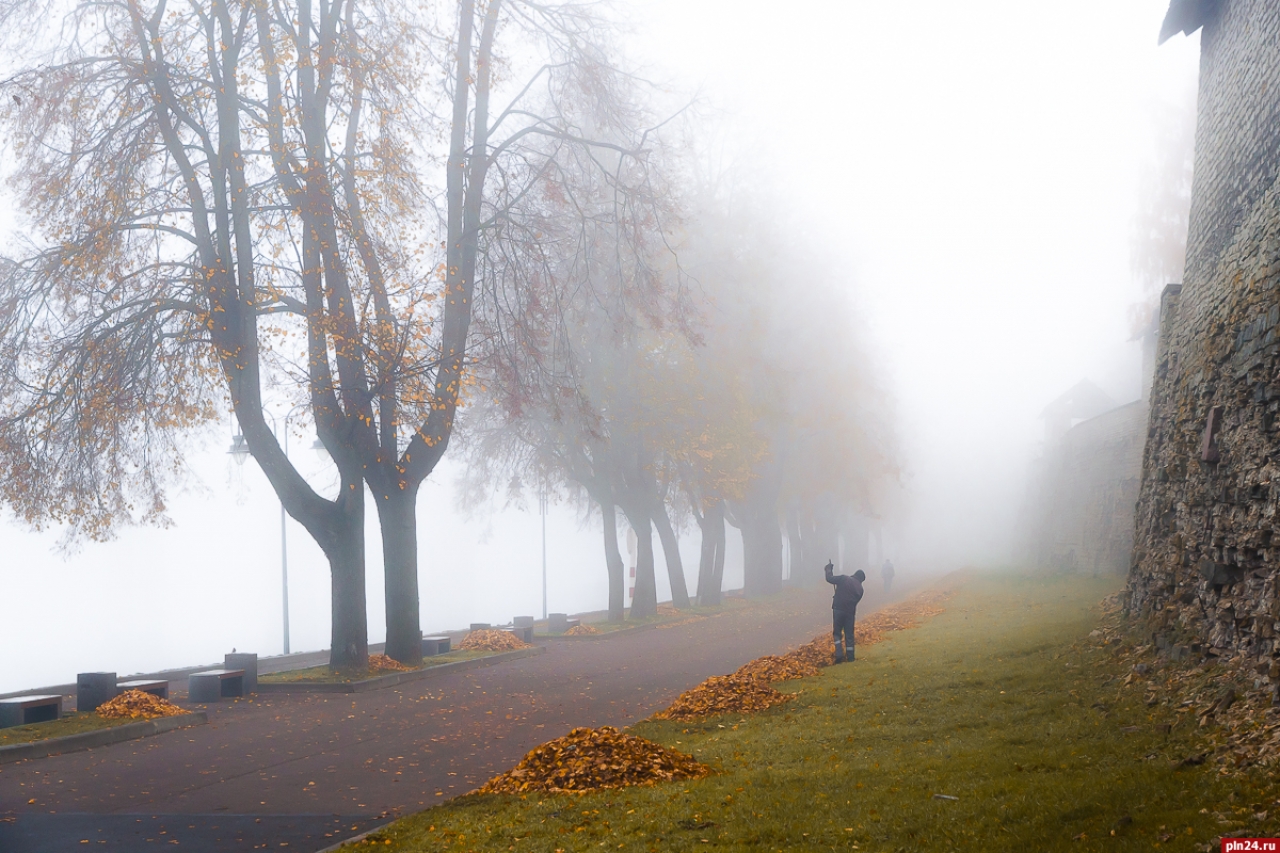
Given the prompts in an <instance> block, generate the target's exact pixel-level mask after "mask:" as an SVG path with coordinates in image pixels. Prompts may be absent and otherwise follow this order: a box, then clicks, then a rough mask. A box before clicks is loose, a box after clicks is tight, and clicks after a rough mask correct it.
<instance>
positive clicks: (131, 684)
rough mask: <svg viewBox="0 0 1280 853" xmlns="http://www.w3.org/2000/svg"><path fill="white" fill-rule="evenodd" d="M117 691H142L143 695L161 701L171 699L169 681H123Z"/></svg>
mask: <svg viewBox="0 0 1280 853" xmlns="http://www.w3.org/2000/svg"><path fill="white" fill-rule="evenodd" d="M116 689H117V690H119V691H120V692H121V693H123V692H124V691H126V690H141V691H142V692H143V693H150V694H151V695H152V696H156V697H158V698H160V699H168V698H169V682H167V681H158V680H152V679H148V678H140V679H136V680H134V681H121V682H120V683H119V684H117V685H116Z"/></svg>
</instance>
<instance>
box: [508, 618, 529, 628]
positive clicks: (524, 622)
mask: <svg viewBox="0 0 1280 853" xmlns="http://www.w3.org/2000/svg"><path fill="white" fill-rule="evenodd" d="M511 624H512V625H513V626H515V627H516V628H532V627H533V617H532V616H517V617H515V618H514V619H512V620H511Z"/></svg>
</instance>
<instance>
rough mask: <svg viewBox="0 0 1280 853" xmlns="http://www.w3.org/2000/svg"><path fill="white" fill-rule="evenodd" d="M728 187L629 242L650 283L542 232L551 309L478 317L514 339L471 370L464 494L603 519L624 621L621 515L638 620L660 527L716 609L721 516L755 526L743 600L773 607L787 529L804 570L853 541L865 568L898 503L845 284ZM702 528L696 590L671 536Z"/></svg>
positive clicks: (715, 188) (702, 188) (612, 583)
mask: <svg viewBox="0 0 1280 853" xmlns="http://www.w3.org/2000/svg"><path fill="white" fill-rule="evenodd" d="M690 171H692V170H690ZM734 178H735V176H734V175H731V174H729V175H722V176H719V179H718V180H716V181H709V180H701V181H699V180H697V179H696V178H694V179H693V180H690V181H689V182H688V183H687V184H686V190H685V191H684V193H676V192H674V191H671V190H668V196H667V198H668V199H678V206H675V207H673V208H672V209H671V210H669V215H668V218H667V219H666V220H665V221H666V222H668V223H670V222H678V223H679V224H678V225H677V226H672V227H669V228H667V229H665V230H663V231H662V233H661V235H660V236H661V237H662V239H659V235H658V234H657V233H656V232H655V233H654V234H653V235H652V236H651V239H649V240H647V241H646V240H638V241H636V242H634V243H633V244H632V248H633V249H635V248H636V247H640V248H648V249H649V250H650V251H651V253H652V256H651V259H650V261H649V262H647V263H643V264H640V265H641V266H643V269H644V274H645V277H646V278H647V280H648V282H649V285H648V286H647V287H643V288H640V289H637V288H635V287H634V286H633V285H634V283H635V281H636V280H637V278H638V277H637V276H636V275H622V276H618V275H616V273H617V270H612V269H611V270H609V271H608V272H607V273H605V274H600V272H599V271H598V270H597V269H595V268H594V267H592V265H590V264H589V263H587V264H583V263H582V262H581V261H582V258H583V257H584V256H589V254H590V252H589V251H588V250H587V249H585V248H584V243H586V244H588V245H589V243H590V241H589V240H585V241H584V239H583V237H582V235H581V234H575V235H572V236H568V235H564V236H562V235H551V234H550V232H545V233H544V239H542V240H541V241H540V242H539V245H538V251H539V252H541V253H543V262H544V263H545V265H546V267H547V269H548V271H549V274H548V275H547V277H546V282H547V283H548V289H547V290H546V291H545V292H543V293H542V294H540V295H539V297H538V299H539V301H540V302H545V301H552V302H554V304H555V305H556V310H554V311H550V312H545V311H541V310H537V307H536V306H527V305H520V304H519V303H516V304H517V306H518V307H517V308H516V310H515V311H514V312H507V311H503V310H493V309H496V308H500V307H501V306H504V305H507V304H509V303H507V302H505V301H504V300H502V299H492V300H487V301H486V302H485V303H484V306H483V307H482V308H480V309H479V310H480V317H479V319H478V322H479V323H480V324H481V325H482V326H483V327H484V328H486V329H498V328H501V327H504V326H505V327H506V328H508V329H510V328H511V326H512V325H518V326H519V327H520V330H521V334H520V336H519V345H518V346H501V347H496V348H493V349H491V350H489V351H487V352H486V353H485V355H484V357H483V358H481V359H480V362H479V364H478V370H479V371H480V374H481V375H482V376H483V382H484V385H485V387H486V389H487V390H486V394H484V395H482V397H481V399H479V400H478V401H477V403H476V405H474V406H471V407H468V410H467V414H466V416H465V418H464V424H465V426H466V429H464V431H463V433H462V435H463V436H465V441H464V446H465V451H466V455H467V459H468V463H469V469H470V481H469V482H470V486H471V488H472V489H474V490H476V491H477V492H479V493H486V492H488V491H489V490H491V489H492V488H494V487H495V486H501V485H504V484H505V485H507V486H508V488H510V489H511V490H513V491H515V492H519V491H521V490H522V489H524V488H526V487H528V488H533V489H543V490H545V489H550V490H553V491H557V492H560V493H562V494H565V495H566V496H571V497H576V498H578V499H582V500H585V501H586V502H587V503H588V504H590V505H591V506H593V507H594V508H595V509H596V510H597V511H598V512H599V514H600V517H601V520H602V522H603V531H604V555H605V560H604V562H605V566H606V569H607V571H608V576H609V611H610V615H611V617H612V618H622V616H623V610H624V604H625V602H624V579H623V562H622V558H621V555H620V550H619V548H618V542H617V512H618V510H621V513H622V515H623V516H624V517H625V519H626V521H627V523H628V524H629V525H630V527H631V529H632V530H634V531H635V533H636V535H637V543H638V549H637V565H636V583H635V590H634V599H633V600H632V602H631V608H632V609H631V612H632V615H633V616H637V615H645V614H648V613H651V612H653V611H654V610H655V609H656V607H657V583H656V577H655V569H654V566H655V559H654V553H655V546H654V543H653V536H654V534H655V533H656V535H657V537H658V540H659V545H660V547H661V548H662V552H663V555H664V557H665V563H666V567H667V573H668V582H669V586H670V589H671V594H672V600H673V602H674V604H675V605H676V606H677V607H687V606H689V605H690V604H691V603H692V602H693V601H694V600H695V599H696V600H697V601H698V602H699V603H702V604H713V603H717V602H718V601H719V600H720V595H721V591H722V587H723V577H724V556H725V525H726V523H728V524H732V525H733V526H735V527H737V528H738V529H739V530H740V531H741V533H742V537H743V543H744V548H745V555H744V556H745V565H744V577H745V587H746V591H747V594H749V595H752V594H766V593H769V592H773V591H776V590H777V589H779V588H780V586H781V584H782V579H783V576H784V567H783V565H782V560H783V552H784V549H783V545H782V538H783V536H784V535H785V536H786V537H787V538H788V545H789V548H787V549H786V550H787V551H788V552H789V554H790V560H791V566H790V567H789V568H790V573H791V574H792V576H794V577H796V578H797V579H799V578H806V577H807V578H813V577H816V576H817V575H816V573H815V572H814V571H813V565H810V564H815V565H821V562H825V561H826V559H828V558H829V557H836V558H837V559H838V556H837V555H838V554H839V551H840V542H841V538H842V533H843V534H844V537H843V538H844V540H845V542H846V545H847V547H848V548H850V549H856V548H857V547H859V545H860V547H861V548H862V553H863V554H864V555H865V553H866V549H867V541H866V538H865V533H866V529H867V526H866V525H865V524H863V525H861V526H860V525H859V524H858V523H857V519H858V518H859V517H861V518H863V519H867V518H870V517H873V516H877V515H879V514H880V513H881V512H882V511H883V510H884V509H885V508H886V506H887V502H888V501H890V500H891V499H892V497H893V494H894V484H895V483H896V480H897V471H896V467H895V457H896V453H895V447H894V443H893V439H892V435H891V433H890V431H889V421H888V417H887V410H888V405H887V401H886V400H885V399H884V398H883V396H882V394H881V393H880V391H879V390H878V389H877V386H876V384H875V382H874V381H873V377H872V375H871V369H870V365H869V362H868V359H867V357H866V355H865V354H864V353H863V352H862V351H861V350H860V348H859V346H858V345H857V344H856V341H855V336H854V334H853V332H852V328H853V324H852V316H853V312H852V310H851V306H850V305H848V304H847V301H846V299H847V297H846V295H845V290H844V288H843V287H842V285H843V284H844V281H843V277H842V276H839V275H838V274H836V273H835V272H833V268H832V267H831V266H830V265H829V264H827V263H825V262H824V261H823V259H822V257H821V253H820V252H818V251H817V250H816V249H815V247H813V246H810V245H807V244H806V241H805V240H803V239H800V238H794V237H790V236H788V235H791V234H794V233H795V231H794V230H792V229H789V228H787V227H786V226H785V224H784V223H782V222H781V221H780V220H779V218H778V215H777V209H778V206H777V205H776V204H771V203H770V202H771V201H772V200H771V199H769V198H768V197H767V196H764V195H761V194H759V193H755V194H753V193H750V192H744V191H743V190H742V187H743V186H745V185H746V182H745V181H742V180H735V179H734ZM688 187H692V189H687V188H688ZM488 339H489V340H495V341H499V340H500V341H509V340H511V338H510V336H509V335H504V334H492V335H489V336H488ZM695 524H696V527H697V528H698V530H699V532H700V535H701V540H702V547H701V551H700V560H699V566H698V574H697V578H698V580H697V587H696V589H695V590H694V591H693V594H692V595H691V594H690V590H688V588H687V585H686V581H685V573H684V569H683V563H682V559H681V556H680V552H679V548H678V536H677V531H678V530H679V529H680V528H681V527H682V526H685V525H688V526H690V527H692V526H693V525H695ZM859 530H861V532H862V534H863V535H862V538H861V539H860V540H859V541H855V539H857V536H856V535H855V532H856V531H859ZM818 560H821V562H815V561H818Z"/></svg>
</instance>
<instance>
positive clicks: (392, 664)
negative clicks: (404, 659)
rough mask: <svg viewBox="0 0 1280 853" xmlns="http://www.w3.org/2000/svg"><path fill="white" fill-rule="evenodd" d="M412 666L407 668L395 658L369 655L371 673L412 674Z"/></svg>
mask: <svg viewBox="0 0 1280 853" xmlns="http://www.w3.org/2000/svg"><path fill="white" fill-rule="evenodd" d="M412 670H413V667H411V666H405V665H404V664H402V663H400V661H398V660H396V659H395V658H392V657H388V656H387V655H369V672H370V673H376V672H410V671H412Z"/></svg>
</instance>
